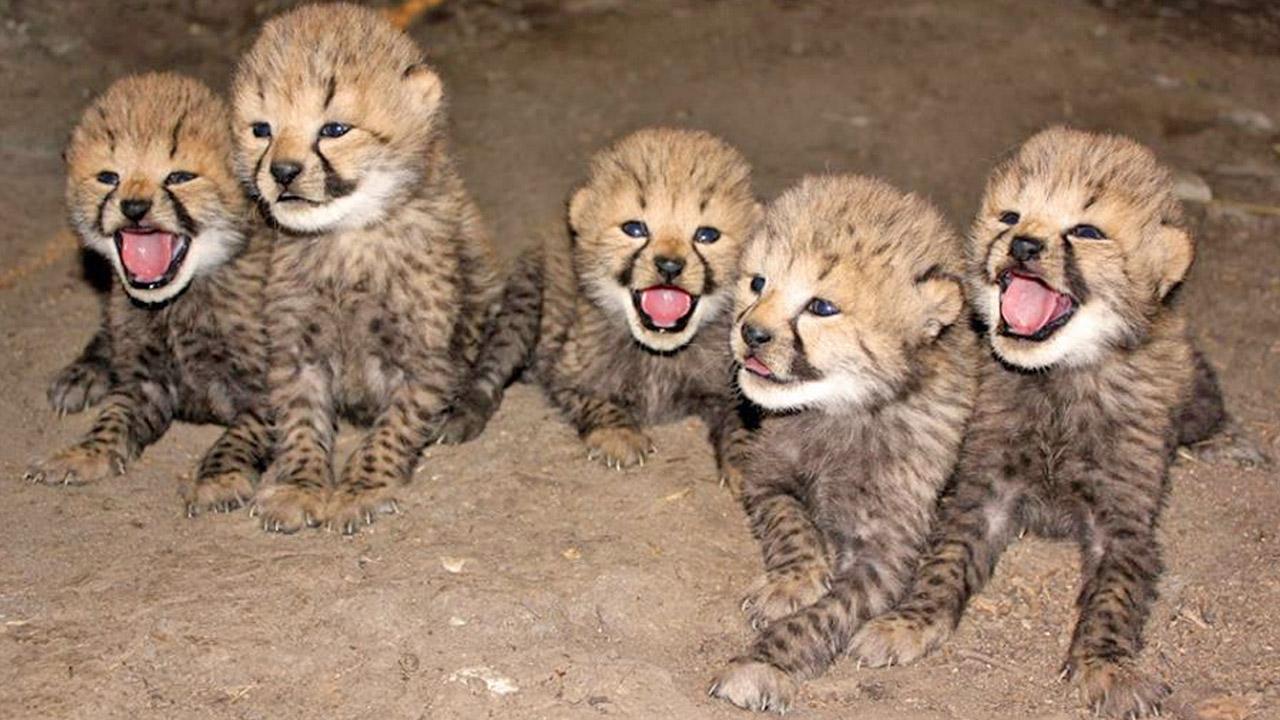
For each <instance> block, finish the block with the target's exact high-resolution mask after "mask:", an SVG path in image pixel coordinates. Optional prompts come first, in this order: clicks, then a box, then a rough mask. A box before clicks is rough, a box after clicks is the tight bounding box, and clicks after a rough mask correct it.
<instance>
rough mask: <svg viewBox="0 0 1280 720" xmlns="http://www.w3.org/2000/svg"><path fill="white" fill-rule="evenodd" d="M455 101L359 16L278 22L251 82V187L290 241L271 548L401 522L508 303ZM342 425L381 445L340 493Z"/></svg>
mask: <svg viewBox="0 0 1280 720" xmlns="http://www.w3.org/2000/svg"><path fill="white" fill-rule="evenodd" d="M443 101H444V98H443V88H442V86H441V82H440V78H439V76H437V75H436V73H435V72H433V71H432V70H431V69H430V68H428V67H427V66H426V65H424V64H423V63H422V52H421V51H420V50H419V49H418V47H417V46H415V45H414V43H413V41H412V40H410V39H409V37H408V36H406V35H405V34H404V33H402V32H400V31H399V30H396V29H395V28H394V27H392V25H391V24H390V23H389V22H387V21H386V20H385V19H384V18H383V17H382V16H381V15H379V14H378V13H377V12H375V11H374V10H370V9H367V8H361V7H358V6H355V5H346V4H326V5H308V6H304V7H301V8H298V9H296V10H293V11H290V12H288V13H285V14H283V15H280V16H279V17H277V18H275V19H273V20H271V21H269V22H268V23H266V25H265V26H264V27H263V29H262V32H261V34H260V35H259V36H258V38H257V40H256V41H255V42H254V44H253V46H252V48H251V49H250V50H249V52H248V53H247V54H246V55H245V57H244V58H243V59H242V60H241V62H240V65H239V68H238V69H237V71H236V76H235V81H234V103H235V108H234V111H235V120H234V122H235V127H234V137H235V142H236V166H237V170H238V172H239V174H240V177H241V179H242V180H243V182H244V183H245V185H246V186H248V187H249V188H250V190H251V192H252V194H253V195H254V197H255V198H256V199H257V201H258V203H259V205H260V207H261V208H262V210H263V211H264V212H265V213H266V214H267V215H268V216H269V217H270V218H271V220H272V221H273V222H274V224H275V225H276V226H277V228H278V232H277V235H276V237H275V246H274V254H273V257H272V262H271V270H270V275H269V279H268V286H267V301H266V323H267V327H268V331H269V335H270V340H271V366H270V370H269V376H268V384H269V386H270V396H271V405H272V406H273V408H274V409H275V413H276V420H277V423H276V428H277V431H278V436H279V440H278V443H277V448H276V449H277V457H276V460H275V462H274V463H273V464H272V466H271V468H270V469H269V470H268V472H267V475H266V477H265V479H264V483H263V486H262V488H261V489H260V490H259V492H258V494H257V497H256V498H255V507H254V511H255V512H256V513H258V514H260V516H261V518H262V521H263V526H264V528H266V529H268V530H272V531H279V532H293V531H296V530H298V529H299V528H302V527H303V526H307V525H312V526H314V525H319V524H322V523H327V524H329V525H330V526H331V527H334V528H337V529H340V530H342V531H343V532H347V533H353V532H356V531H358V530H359V528H360V527H362V526H363V525H365V524H368V523H371V522H373V519H374V517H375V515H376V514H378V513H382V512H391V511H394V510H395V509H396V503H395V498H394V493H395V490H396V488H397V486H400V485H403V484H404V483H406V482H408V481H409V479H410V478H411V476H412V474H413V471H414V468H415V466H416V464H417V462H418V458H419V454H420V452H421V451H422V448H423V446H424V445H425V444H426V443H427V441H428V440H429V439H430V438H431V437H432V436H433V434H434V433H435V432H437V431H438V429H439V422H440V420H439V419H440V418H442V416H443V412H444V410H445V409H446V407H447V406H448V403H449V402H450V400H451V397H452V394H453V393H454V392H455V390H456V389H457V387H458V386H459V382H460V380H461V379H462V378H464V377H466V376H467V374H468V373H469V371H470V366H471V363H472V362H473V361H474V359H475V357H476V353H477V350H478V348H479V345H480V340H481V337H482V334H483V328H484V325H485V322H486V319H487V316H488V314H489V313H491V312H492V310H493V309H494V308H495V307H496V304H497V301H498V299H499V295H500V292H501V285H500V284H499V283H498V281H497V279H496V277H495V274H494V269H493V258H492V248H491V245H490V241H489V238H488V236H487V235H486V233H485V231H484V230H483V228H482V227H481V223H480V218H479V213H478V212H477V211H476V208H475V206H474V205H473V204H472V202H471V199H470V198H469V197H468V195H467V193H466V190H465V189H464V188H463V184H462V181H461V179H460V178H459V176H458V173H457V171H456V169H455V167H454V163H453V161H452V159H451V157H450V153H449V150H448V147H447V143H446V138H445V126H446V121H445V113H444V102H443ZM339 416H342V417H344V418H346V419H349V420H351V421H354V422H356V423H358V424H361V425H365V426H368V427H369V428H370V430H369V432H368V433H367V434H366V435H365V437H364V438H363V439H362V441H361V442H360V444H359V446H358V447H357V448H356V449H355V451H354V452H353V453H352V455H351V456H350V457H349V458H348V459H347V461H346V465H345V467H344V469H343V471H342V473H341V475H340V476H338V477H337V478H336V482H335V478H334V472H333V443H334V434H335V429H336V422H337V419H338V417H339Z"/></svg>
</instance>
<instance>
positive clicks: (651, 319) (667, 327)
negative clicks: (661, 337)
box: [631, 285, 698, 333]
mask: <svg viewBox="0 0 1280 720" xmlns="http://www.w3.org/2000/svg"><path fill="white" fill-rule="evenodd" d="M631 301H632V302H633V303H634V304H635V307H636V312H637V313H638V314H639V315H640V323H641V324H642V325H644V326H645V327H646V328H648V329H650V330H656V331H658V332H669V333H674V332H680V331H681V330H684V329H685V326H687V325H688V324H689V318H691V317H693V310H694V308H696V307H697V306H698V298H696V297H694V296H693V295H690V294H689V293H687V292H685V291H684V290H681V289H680V288H678V287H674V286H672V285H654V286H653V287H648V288H645V289H643V290H632V291H631Z"/></svg>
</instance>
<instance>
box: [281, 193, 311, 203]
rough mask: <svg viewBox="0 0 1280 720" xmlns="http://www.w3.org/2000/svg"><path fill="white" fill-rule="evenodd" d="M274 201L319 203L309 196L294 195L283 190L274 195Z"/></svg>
mask: <svg viewBox="0 0 1280 720" xmlns="http://www.w3.org/2000/svg"><path fill="white" fill-rule="evenodd" d="M276 202H278V203H304V204H307V205H318V204H319V203H317V202H316V201H315V200H312V199H310V198H304V197H302V196H301V195H295V194H293V193H291V192H283V193H280V194H279V195H277V196H276Z"/></svg>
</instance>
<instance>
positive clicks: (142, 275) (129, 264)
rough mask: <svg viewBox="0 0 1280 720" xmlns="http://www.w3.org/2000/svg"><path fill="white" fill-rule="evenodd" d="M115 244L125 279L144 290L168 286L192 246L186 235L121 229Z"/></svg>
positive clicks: (140, 228)
mask: <svg viewBox="0 0 1280 720" xmlns="http://www.w3.org/2000/svg"><path fill="white" fill-rule="evenodd" d="M115 241H116V253H118V254H119V256H120V264H121V265H123V266H124V274H125V278H126V279H127V280H128V281H129V284H130V285H131V286H133V287H135V288H141V289H144V290H154V289H156V288H161V287H164V286H165V285H168V284H169V282H170V281H171V280H173V278H174V276H175V275H177V274H178V268H180V267H182V261H183V259H185V258H186V257H187V249H188V247H189V246H190V245H191V238H189V237H187V236H186V235H178V234H176V233H171V232H164V231H161V230H156V229H155V228H143V227H127V228H122V229H121V230H118V231H116V235H115Z"/></svg>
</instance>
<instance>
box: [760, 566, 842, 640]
mask: <svg viewBox="0 0 1280 720" xmlns="http://www.w3.org/2000/svg"><path fill="white" fill-rule="evenodd" d="M830 590H831V575H830V574H829V573H828V572H827V568H826V567H823V566H819V567H804V568H797V569H793V570H784V571H780V572H773V573H769V574H767V575H765V576H763V577H761V578H760V579H759V580H757V581H756V582H755V584H754V585H752V586H751V589H750V590H748V591H747V596H746V597H745V598H744V599H743V600H742V610H743V612H745V613H747V617H748V618H750V619H751V627H753V628H755V629H757V630H760V629H762V628H764V627H765V626H766V625H768V624H769V623H771V622H773V621H775V620H777V619H778V618H781V617H786V616H787V615H790V614H791V613H793V612H795V611H797V610H799V609H801V608H806V607H809V606H810V605H812V604H814V603H816V602H818V600H819V599H821V598H822V596H823V595H826V594H827V592H829V591H830Z"/></svg>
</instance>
